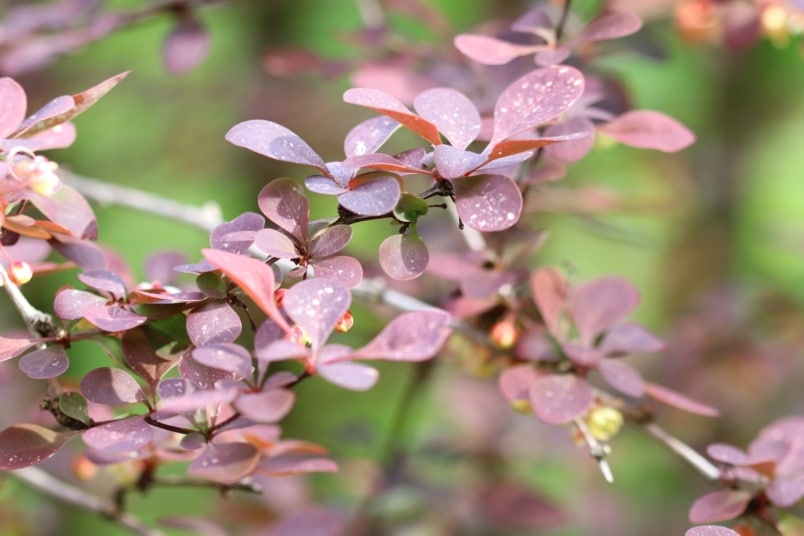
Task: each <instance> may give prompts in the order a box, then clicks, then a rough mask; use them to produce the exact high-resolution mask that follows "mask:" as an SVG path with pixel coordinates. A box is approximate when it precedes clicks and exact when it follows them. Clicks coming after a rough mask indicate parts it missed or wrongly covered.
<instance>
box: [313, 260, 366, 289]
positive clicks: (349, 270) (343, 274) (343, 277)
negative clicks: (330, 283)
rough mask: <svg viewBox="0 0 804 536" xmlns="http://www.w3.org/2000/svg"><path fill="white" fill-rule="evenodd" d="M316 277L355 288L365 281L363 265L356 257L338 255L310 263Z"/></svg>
mask: <svg viewBox="0 0 804 536" xmlns="http://www.w3.org/2000/svg"><path fill="white" fill-rule="evenodd" d="M310 264H311V265H312V266H313V275H315V277H327V278H329V279H334V280H335V281H337V282H338V283H340V284H341V285H344V286H346V287H348V288H354V287H356V286H357V285H358V284H360V281H361V280H362V279H363V265H362V264H360V261H358V260H357V259H355V258H354V257H347V256H345V255H338V256H335V257H327V258H325V259H320V260H319V259H317V260H314V261H312V262H311V263H310Z"/></svg>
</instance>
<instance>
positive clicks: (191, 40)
mask: <svg viewBox="0 0 804 536" xmlns="http://www.w3.org/2000/svg"><path fill="white" fill-rule="evenodd" d="M209 45H210V39H209V34H208V33H207V31H206V29H205V28H204V27H203V26H202V25H201V23H200V22H199V21H198V19H196V18H195V17H191V16H183V17H181V18H180V19H179V22H178V24H176V26H174V27H173V28H172V29H171V30H170V33H168V35H167V37H166V38H165V42H164V44H163V48H162V54H163V56H162V58H163V61H164V62H165V69H166V70H167V72H169V73H170V74H182V73H186V72H187V71H190V70H192V69H194V68H195V67H196V66H198V65H199V64H200V63H201V62H202V61H204V58H206V57H207V53H208V52H209Z"/></svg>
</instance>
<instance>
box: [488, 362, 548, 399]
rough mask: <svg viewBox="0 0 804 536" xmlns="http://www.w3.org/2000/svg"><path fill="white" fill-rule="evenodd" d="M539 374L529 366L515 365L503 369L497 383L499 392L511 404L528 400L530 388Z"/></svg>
mask: <svg viewBox="0 0 804 536" xmlns="http://www.w3.org/2000/svg"><path fill="white" fill-rule="evenodd" d="M538 377H539V373H538V372H537V371H536V369H535V368H533V367H532V366H530V365H515V366H513V367H509V368H507V369H505V370H504V371H503V372H502V374H500V378H499V380H498V382H497V384H498V386H499V388H500V392H502V394H503V396H504V397H505V398H506V399H507V400H508V402H510V403H511V404H517V403H519V402H521V401H525V400H527V401H529V400H530V386H531V384H532V383H533V382H534V381H535V380H536V378H538Z"/></svg>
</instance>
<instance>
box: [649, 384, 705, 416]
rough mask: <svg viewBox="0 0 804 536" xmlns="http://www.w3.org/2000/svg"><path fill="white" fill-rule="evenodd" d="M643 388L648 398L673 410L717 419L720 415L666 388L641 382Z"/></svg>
mask: <svg viewBox="0 0 804 536" xmlns="http://www.w3.org/2000/svg"><path fill="white" fill-rule="evenodd" d="M643 386H644V388H645V393H646V394H647V395H648V396H651V397H653V398H655V399H656V400H658V401H659V402H663V403H665V404H667V405H668V406H673V407H674V408H678V409H681V410H684V411H689V412H690V413H696V414H698V415H703V416H705V417H717V416H718V415H720V411H718V410H717V409H716V408H713V407H712V406H707V405H706V404H702V403H700V402H696V401H695V400H693V399H691V398H688V397H687V396H684V395H682V394H681V393H679V392H677V391H674V390H672V389H669V388H667V387H664V386H661V385H657V384H655V383H649V382H643Z"/></svg>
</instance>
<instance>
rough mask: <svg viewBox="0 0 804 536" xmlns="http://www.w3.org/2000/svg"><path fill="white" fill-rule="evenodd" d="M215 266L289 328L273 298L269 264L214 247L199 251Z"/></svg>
mask: <svg viewBox="0 0 804 536" xmlns="http://www.w3.org/2000/svg"><path fill="white" fill-rule="evenodd" d="M201 252H202V253H203V254H204V257H206V259H207V260H208V261H209V262H210V263H212V264H213V265H214V266H215V267H217V268H219V269H221V270H222V271H223V273H225V274H226V276H227V277H228V278H229V279H231V280H232V281H234V282H235V283H236V284H237V285H238V286H239V287H240V289H241V290H242V291H243V292H245V293H246V294H247V295H248V296H249V298H251V299H252V300H254V303H256V304H257V306H258V307H259V308H260V309H262V311H263V312H264V313H265V314H267V315H268V317H269V318H270V319H272V320H273V321H274V322H276V323H277V324H279V325H280V326H282V327H283V328H285V329H286V330H288V331H289V330H290V328H289V327H288V325H287V322H285V319H284V318H283V317H282V315H281V314H280V312H279V310H278V309H277V308H276V301H275V300H274V287H275V282H274V271H273V270H272V269H271V267H270V266H268V265H266V264H264V263H262V262H260V261H258V260H256V259H252V258H250V257H245V256H243V255H235V254H233V253H227V252H224V251H217V250H214V249H204V250H202V251H201Z"/></svg>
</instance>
